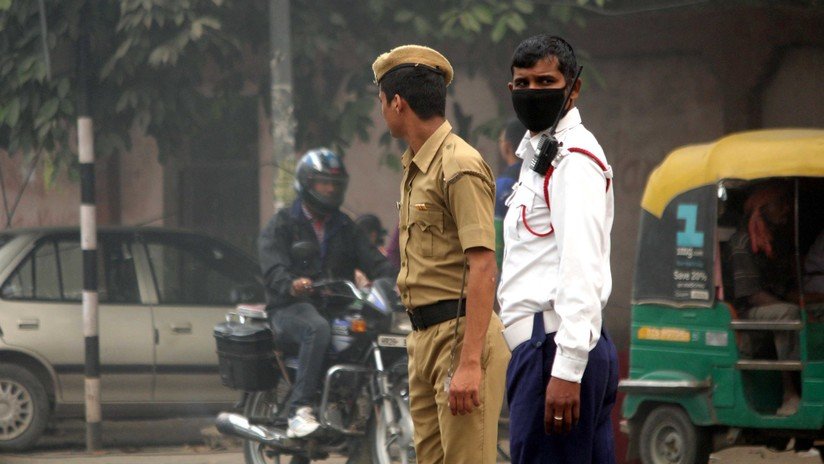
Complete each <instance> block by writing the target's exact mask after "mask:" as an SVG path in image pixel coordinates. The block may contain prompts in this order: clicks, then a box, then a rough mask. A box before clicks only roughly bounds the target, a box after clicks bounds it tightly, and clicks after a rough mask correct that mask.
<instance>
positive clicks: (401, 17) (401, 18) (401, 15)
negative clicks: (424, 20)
mask: <svg viewBox="0 0 824 464" xmlns="http://www.w3.org/2000/svg"><path fill="white" fill-rule="evenodd" d="M413 18H415V14H414V13H412V12H411V11H409V10H399V11H398V12H397V13H395V21H397V22H399V23H405V22H409V21H411V20H412V19H413Z"/></svg>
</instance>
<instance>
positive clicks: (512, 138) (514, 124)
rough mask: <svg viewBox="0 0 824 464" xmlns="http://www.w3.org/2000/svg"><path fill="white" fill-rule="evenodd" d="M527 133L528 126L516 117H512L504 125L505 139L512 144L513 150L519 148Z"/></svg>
mask: <svg viewBox="0 0 824 464" xmlns="http://www.w3.org/2000/svg"><path fill="white" fill-rule="evenodd" d="M524 134H526V127H524V125H523V124H522V123H521V121H519V120H517V119H516V118H511V119H509V120H508V121H507V122H506V127H504V139H505V140H506V141H507V142H508V143H509V144H510V145H511V146H512V150H517V149H518V145H520V144H521V139H523V138H524Z"/></svg>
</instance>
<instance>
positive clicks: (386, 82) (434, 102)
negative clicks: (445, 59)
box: [379, 66, 446, 121]
mask: <svg viewBox="0 0 824 464" xmlns="http://www.w3.org/2000/svg"><path fill="white" fill-rule="evenodd" d="M379 84H380V89H381V92H383V93H384V95H385V96H386V100H387V101H389V100H391V99H393V98H395V95H400V96H401V98H403V99H404V100H406V102H407V103H409V107H410V108H412V111H414V112H415V114H416V115H418V117H419V118H421V119H422V120H424V121H426V120H427V119H431V118H433V117H435V116H441V117H444V116H445V115H446V81H444V78H443V74H439V73H438V72H436V71H434V70H432V69H429V68H427V67H425V66H412V67H403V68H398V69H395V70H392V71H389V72H388V73H386V74H384V76H383V77H382V78H381V80H380V83H379Z"/></svg>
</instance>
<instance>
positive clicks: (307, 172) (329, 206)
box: [295, 148, 349, 213]
mask: <svg viewBox="0 0 824 464" xmlns="http://www.w3.org/2000/svg"><path fill="white" fill-rule="evenodd" d="M319 180H323V181H329V182H332V183H334V184H335V186H336V187H337V188H336V189H335V190H334V191H333V192H332V193H331V194H330V195H328V196H327V195H321V194H319V193H318V192H317V191H316V190H315V188H314V184H315V182H316V181H319ZM348 184H349V174H347V173H346V167H345V166H344V165H343V160H341V159H340V157H339V156H338V155H336V154H335V153H334V152H333V151H332V150H329V149H328V148H315V149H312V150H309V151H307V152H306V154H305V155H303V158H301V159H300V161H299V162H298V167H297V173H296V174H295V190H296V191H297V192H298V196H299V197H300V199H301V201H303V202H304V203H306V204H307V206H309V208H311V209H313V210H316V211H317V212H319V213H331V212H332V211H335V210H337V209H338V208H340V205H342V204H343V197H344V196H345V195H346V186H347V185H348Z"/></svg>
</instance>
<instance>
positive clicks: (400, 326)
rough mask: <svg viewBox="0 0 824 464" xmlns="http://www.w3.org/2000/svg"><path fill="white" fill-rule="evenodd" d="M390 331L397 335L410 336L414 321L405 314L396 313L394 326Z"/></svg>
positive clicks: (393, 315)
mask: <svg viewBox="0 0 824 464" xmlns="http://www.w3.org/2000/svg"><path fill="white" fill-rule="evenodd" d="M389 331H390V332H392V333H396V334H404V335H406V334H408V333H410V332H412V321H410V320H409V315H407V314H406V313H405V312H401V311H395V312H393V313H392V325H391V326H390V327H389Z"/></svg>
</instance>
